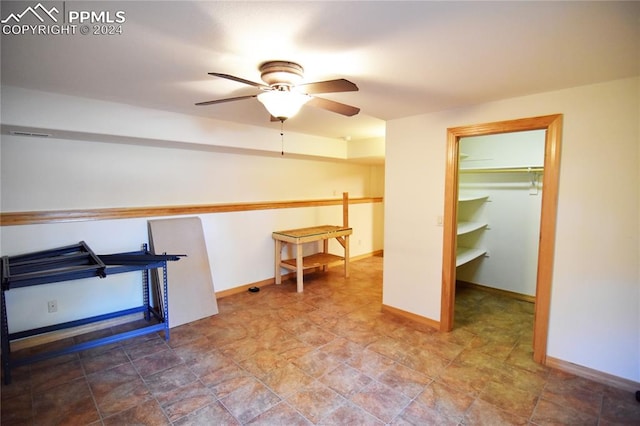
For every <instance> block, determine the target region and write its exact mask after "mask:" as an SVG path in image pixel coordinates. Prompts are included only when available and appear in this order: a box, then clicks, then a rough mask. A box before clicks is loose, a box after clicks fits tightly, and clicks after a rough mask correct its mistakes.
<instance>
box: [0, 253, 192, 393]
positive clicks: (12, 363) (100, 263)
mask: <svg viewBox="0 0 640 426" xmlns="http://www.w3.org/2000/svg"><path fill="white" fill-rule="evenodd" d="M181 256H184V255H168V254H163V255H156V254H152V253H150V252H149V251H148V250H147V245H146V244H144V245H143V247H142V250H140V251H134V252H127V253H117V254H110V255H99V256H98V255H96V254H95V253H94V252H93V251H92V250H91V249H90V248H89V247H88V246H87V244H86V243H85V242H84V241H80V243H78V244H74V245H70V246H65V247H59V248H55V249H50V250H43V251H39V252H34V253H28V254H23V255H17V256H3V257H2V262H1V263H0V269H1V276H2V291H1V297H2V300H1V304H2V312H1V315H2V318H1V322H2V324H1V327H2V336H1V342H0V343H1V349H2V372H3V374H4V381H5V384H10V383H11V368H13V367H18V366H20V365H25V364H31V363H33V362H37V361H41V360H45V359H49V358H53V357H56V356H59V355H64V354H69V353H73V352H78V351H82V350H86V349H91V348H94V347H97V346H101V345H106V344H110V343H114V342H118V341H121V340H125V339H130V338H132V337H137V336H142V335H144V334H149V333H153V332H156V331H164V336H165V340H167V341H168V340H169V294H168V281H167V261H176V260H179V259H180V257H181ZM159 268H162V291H161V292H160V293H161V301H160V302H159V305H161V306H158V307H157V308H156V307H153V306H151V304H150V297H149V287H150V285H151V280H150V275H149V271H150V270H152V269H159ZM133 271H142V294H143V304H142V305H141V306H137V307H134V308H130V309H125V310H122V311H117V312H111V313H107V314H103V315H97V316H93V317H89V318H83V319H79V320H75V321H69V322H64V323H60V324H55V325H49V326H46V327H39V328H35V329H31V330H24V331H20V332H15V333H9V323H8V319H7V306H6V298H5V292H6V291H9V290H11V289H13V288H21V287H29V286H37V285H44V284H50V283H55V282H61V281H71V280H78V279H83V278H91V277H99V278H105V277H106V276H108V275H113V274H121V273H125V272H133ZM154 284H155V285H156V286H159V285H160V284H159V282H158V283H154ZM155 290H156V291H157V290H160V289H159V288H156V289H155ZM135 313H143V314H144V318H145V320H146V321H147V322H149V321H150V320H151V317H152V316H153V317H154V318H155V319H156V320H157V321H158V322H157V323H154V324H149V325H147V326H144V327H141V328H137V329H134V330H130V331H126V332H122V333H119V334H114V335H112V336H108V337H103V338H99V339H95V340H91V341H87V342H83V343H79V344H75V345H70V346H68V347H65V348H62V349H58V350H54V351H49V352H44V353H40V354H37V355H33V356H30V357H25V358H20V359H15V360H14V359H12V357H11V346H10V342H11V341H12V340H17V339H23V338H25V337H31V336H36V335H39V334H43V333H49V332H52V331H57V330H63V329H68V328H72V327H78V326H81V325H85V324H91V323H94V322H98V321H104V320H108V319H112V318H117V317H122V316H126V315H131V314H135Z"/></svg>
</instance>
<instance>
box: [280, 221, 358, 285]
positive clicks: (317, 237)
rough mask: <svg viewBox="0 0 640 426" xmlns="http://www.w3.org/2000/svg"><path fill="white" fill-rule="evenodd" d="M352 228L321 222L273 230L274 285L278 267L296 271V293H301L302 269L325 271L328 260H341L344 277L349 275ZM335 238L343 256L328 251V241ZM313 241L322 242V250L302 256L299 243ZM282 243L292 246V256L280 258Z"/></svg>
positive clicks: (329, 261)
mask: <svg viewBox="0 0 640 426" xmlns="http://www.w3.org/2000/svg"><path fill="white" fill-rule="evenodd" d="M352 233H353V230H352V229H351V228H349V227H346V226H334V225H321V226H312V227H309V228H299V229H289V230H286V231H275V232H273V234H272V235H273V239H274V241H275V245H276V246H275V252H276V256H275V257H276V259H275V268H276V276H275V280H276V284H280V283H282V274H281V272H280V268H286V269H289V270H291V271H295V272H296V280H297V287H298V293H302V292H303V290H304V288H303V282H302V279H303V275H304V270H305V269H310V268H319V267H322V269H323V270H326V268H327V265H328V264H329V263H332V262H335V261H341V260H344V276H345V277H348V276H349V235H351V234H352ZM331 238H335V239H336V240H337V241H338V242H339V243H340V245H341V246H342V247H343V248H344V257H341V256H336V255H334V254H331V253H329V252H328V248H329V240H330V239H331ZM313 241H323V250H322V252H321V253H315V254H312V255H310V256H303V255H302V251H303V250H302V245H303V244H304V243H309V242H313ZM286 244H293V245H295V246H296V258H295V259H286V260H282V247H283V245H286Z"/></svg>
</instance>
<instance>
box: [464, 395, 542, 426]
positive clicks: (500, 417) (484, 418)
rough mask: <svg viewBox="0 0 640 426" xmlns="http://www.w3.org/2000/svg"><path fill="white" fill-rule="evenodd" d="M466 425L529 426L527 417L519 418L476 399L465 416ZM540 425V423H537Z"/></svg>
mask: <svg viewBox="0 0 640 426" xmlns="http://www.w3.org/2000/svg"><path fill="white" fill-rule="evenodd" d="M463 422H464V424H468V425H487V426H499V425H504V426H507V425H508V426H517V425H522V426H525V425H529V424H530V423H529V421H528V420H527V418H526V417H518V416H516V415H514V414H511V413H507V412H506V411H503V410H501V409H499V408H497V407H495V406H493V405H491V404H489V403H488V402H485V401H483V400H481V399H476V400H475V401H474V402H473V404H471V407H470V408H469V409H468V410H467V412H466V413H465V415H464V421H463ZM536 424H538V423H536Z"/></svg>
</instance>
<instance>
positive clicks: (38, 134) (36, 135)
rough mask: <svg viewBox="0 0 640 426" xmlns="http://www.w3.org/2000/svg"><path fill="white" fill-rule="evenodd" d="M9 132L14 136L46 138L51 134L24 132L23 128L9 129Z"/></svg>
mask: <svg viewBox="0 0 640 426" xmlns="http://www.w3.org/2000/svg"><path fill="white" fill-rule="evenodd" d="M9 133H11V134H12V135H16V136H33V137H37V138H48V137H50V136H51V134H49V133H37V132H26V131H23V130H11V131H10V132H9Z"/></svg>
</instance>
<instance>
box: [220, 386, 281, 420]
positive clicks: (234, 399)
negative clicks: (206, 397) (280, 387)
mask: <svg viewBox="0 0 640 426" xmlns="http://www.w3.org/2000/svg"><path fill="white" fill-rule="evenodd" d="M280 401H281V399H280V398H279V397H278V396H277V395H276V394H274V393H273V392H272V391H271V390H269V389H268V388H267V387H265V386H264V385H263V384H262V383H260V382H259V381H257V380H256V379H252V380H251V381H249V382H247V383H246V384H245V385H244V386H242V387H240V388H238V389H236V390H235V391H233V392H232V393H230V394H229V395H227V396H225V397H224V398H221V399H220V402H221V403H222V405H224V406H225V407H226V409H227V410H229V412H230V413H231V414H233V416H234V417H235V418H236V419H238V421H239V422H240V423H246V422H248V421H249V420H251V419H253V418H254V417H257V416H259V415H260V414H262V413H264V412H265V411H267V410H268V409H269V408H271V407H273V406H274V405H276V404H277V403H278V402H280Z"/></svg>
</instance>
